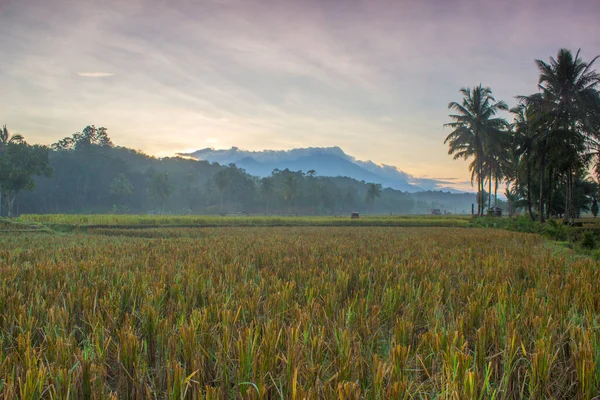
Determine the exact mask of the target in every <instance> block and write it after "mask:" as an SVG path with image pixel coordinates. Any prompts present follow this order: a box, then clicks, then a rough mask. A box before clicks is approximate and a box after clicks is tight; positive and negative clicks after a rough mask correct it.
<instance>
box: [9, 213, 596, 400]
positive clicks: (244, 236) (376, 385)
mask: <svg viewBox="0 0 600 400" xmlns="http://www.w3.org/2000/svg"><path fill="white" fill-rule="evenodd" d="M98 225H102V224H98ZM115 225H118V224H115ZM545 243H546V242H545V241H544V239H542V238H541V237H540V236H537V235H532V234H520V233H514V232H507V231H501V230H492V229H459V228H451V227H450V228H447V227H431V228H412V227H393V226H392V227H385V226H382V227H317V226H299V227H221V228H210V227H203V228H175V227H164V228H156V229H155V228H150V229H145V230H140V229H129V228H118V227H116V228H114V229H111V228H106V227H97V228H90V229H89V230H87V231H86V232H85V233H82V232H80V233H71V234H41V233H12V234H5V235H0V328H1V335H0V360H2V363H1V364H0V397H2V398H5V399H13V398H21V399H38V398H47V399H68V398H74V399H78V398H90V399H105V398H130V399H227V398H244V399H279V398H282V399H303V398H309V399H322V398H339V399H363V398H364V399H390V398H393V399H409V398H431V399H433V398H439V399H492V398H493V399H515V398H531V399H545V398H555V399H590V398H592V397H594V396H596V395H599V394H600V368H599V367H600V290H599V289H598V288H599V286H600V269H599V267H598V264H597V263H595V262H594V261H592V260H591V259H588V258H585V257H577V256H574V255H572V254H570V253H567V252H564V251H561V252H558V253H557V252H556V251H553V250H552V249H550V248H548V247H547V246H546V244H545Z"/></svg>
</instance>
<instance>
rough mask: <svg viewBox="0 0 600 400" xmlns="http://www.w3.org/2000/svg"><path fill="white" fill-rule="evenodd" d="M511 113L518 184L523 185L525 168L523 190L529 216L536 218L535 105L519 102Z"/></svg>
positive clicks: (532, 218) (515, 177) (518, 185)
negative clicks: (534, 180)
mask: <svg viewBox="0 0 600 400" xmlns="http://www.w3.org/2000/svg"><path fill="white" fill-rule="evenodd" d="M510 112H511V113H513V114H514V115H515V117H514V121H513V124H512V132H513V133H512V149H513V150H514V156H515V157H516V161H517V165H516V166H515V167H516V168H515V176H514V179H515V181H516V186H517V187H520V186H521V185H522V179H519V178H520V175H521V174H520V172H521V170H524V171H523V172H524V178H525V187H521V189H524V190H521V191H523V192H525V193H526V196H527V211H528V212H529V217H530V218H531V220H534V216H533V210H532V198H531V193H532V189H531V183H532V180H533V176H532V173H533V167H534V163H535V160H536V157H537V153H536V143H535V141H536V129H535V123H534V120H535V109H534V107H533V106H531V105H529V106H527V105H526V104H525V103H519V105H518V106H517V107H514V108H511V110H510Z"/></svg>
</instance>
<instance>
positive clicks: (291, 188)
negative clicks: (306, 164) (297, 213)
mask: <svg viewBox="0 0 600 400" xmlns="http://www.w3.org/2000/svg"><path fill="white" fill-rule="evenodd" d="M284 173H286V176H285V178H284V179H283V198H284V199H285V200H286V201H287V202H288V205H289V211H290V214H291V213H292V203H294V201H295V200H296V196H297V194H298V178H296V176H295V175H294V173H293V172H291V171H288V170H287V169H286V170H285V171H284Z"/></svg>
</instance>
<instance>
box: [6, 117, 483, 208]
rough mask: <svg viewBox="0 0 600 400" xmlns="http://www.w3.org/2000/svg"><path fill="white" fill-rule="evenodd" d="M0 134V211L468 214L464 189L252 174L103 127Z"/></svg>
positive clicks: (314, 174) (304, 174)
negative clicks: (148, 146)
mask: <svg viewBox="0 0 600 400" xmlns="http://www.w3.org/2000/svg"><path fill="white" fill-rule="evenodd" d="M3 132H4V134H3V135H4V136H2V138H3V139H2V140H3V141H2V143H5V144H4V145H3V147H1V148H0V163H1V164H0V167H1V171H0V185H1V186H0V193H2V196H0V197H3V198H4V200H5V202H8V203H9V204H10V207H9V208H8V209H7V210H4V212H2V215H9V216H10V215H15V214H20V213H159V214H163V213H172V214H232V213H250V214H278V215H290V214H291V215H346V214H349V213H351V212H354V211H357V212H361V213H377V214H389V213H394V214H407V213H429V212H430V210H431V209H432V208H440V209H443V210H446V211H448V212H452V213H455V212H458V213H467V212H469V210H470V205H471V203H472V202H473V200H474V195H473V194H469V193H465V194H450V193H444V192H439V191H428V192H421V193H406V192H401V191H398V190H393V189H390V188H382V187H381V185H379V184H377V183H369V182H364V181H357V180H355V179H352V178H348V177H323V176H319V175H318V171H316V169H313V170H309V171H306V172H303V171H290V170H288V169H285V170H277V169H276V170H274V171H273V172H272V174H271V175H270V176H268V177H263V178H259V177H255V176H252V175H250V174H248V173H247V172H246V171H245V170H243V169H241V168H238V167H237V166H236V165H234V164H230V165H219V164H217V163H209V162H207V161H202V160H200V161H198V160H192V159H185V158H182V157H166V158H155V157H152V156H148V155H146V154H143V153H141V152H138V151H135V150H132V149H128V148H125V147H120V146H115V145H114V144H113V143H112V141H111V139H110V137H109V136H108V133H107V129H106V128H103V127H99V128H96V127H95V126H94V125H90V126H87V127H85V128H84V129H83V130H82V131H81V132H77V133H75V134H73V135H71V136H68V137H65V138H64V139H62V140H59V141H58V142H56V143H54V144H52V145H51V146H49V147H46V146H41V145H28V144H26V142H25V140H24V138H23V137H22V136H19V135H13V136H11V135H10V134H9V133H8V131H7V130H6V129H5V130H4V131H3ZM25 149H27V151H28V152H30V156H28V157H26V158H24V157H21V154H24V153H23V152H25V151H26V150H25ZM25 160H29V161H25ZM25 164H27V165H28V167H27V168H24V165H25ZM10 171H12V172H10ZM15 171H17V172H18V173H16V172H15ZM25 189H27V190H25Z"/></svg>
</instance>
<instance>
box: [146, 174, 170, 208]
mask: <svg viewBox="0 0 600 400" xmlns="http://www.w3.org/2000/svg"><path fill="white" fill-rule="evenodd" d="M150 193H151V196H152V197H153V198H154V199H156V200H157V201H158V204H159V207H160V211H161V212H164V210H165V202H166V201H167V199H168V198H169V197H171V194H172V193H173V185H172V184H171V182H169V174H168V173H167V171H164V172H163V173H160V172H158V173H155V174H154V176H152V178H151V180H150Z"/></svg>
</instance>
